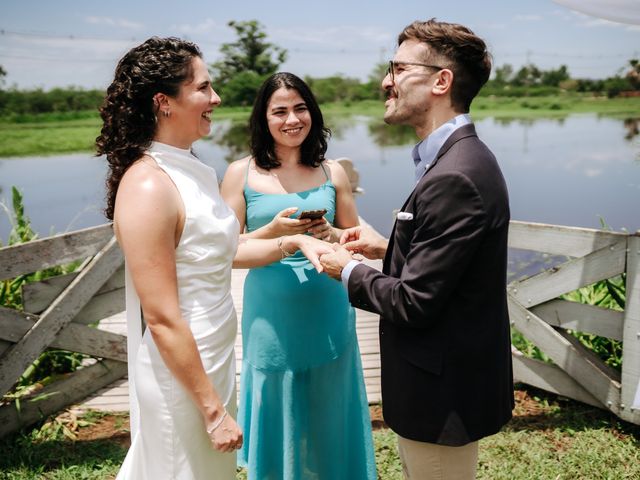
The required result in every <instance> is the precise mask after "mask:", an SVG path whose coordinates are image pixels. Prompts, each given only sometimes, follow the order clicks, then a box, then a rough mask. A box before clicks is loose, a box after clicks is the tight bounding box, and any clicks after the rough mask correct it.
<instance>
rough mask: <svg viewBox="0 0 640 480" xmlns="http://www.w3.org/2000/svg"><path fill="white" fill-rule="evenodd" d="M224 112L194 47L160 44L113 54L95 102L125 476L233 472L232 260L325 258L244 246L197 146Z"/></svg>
mask: <svg viewBox="0 0 640 480" xmlns="http://www.w3.org/2000/svg"><path fill="white" fill-rule="evenodd" d="M219 104H220V98H219V97H218V95H217V94H216V93H215V92H214V90H213V89H212V86H211V80H210V77H209V73H208V70H207V67H206V64H205V63H204V61H203V60H202V57H201V53H200V50H199V49H198V47H197V46H196V45H194V44H193V43H190V42H186V41H183V40H179V39H176V38H157V37H154V38H151V39H149V40H147V41H146V42H144V43H143V44H141V45H139V46H137V47H135V48H133V49H132V50H130V51H129V52H128V53H127V54H126V55H125V56H124V57H123V58H122V59H121V60H120V62H119V64H118V66H117V68H116V72H115V77H114V80H113V82H112V84H111V85H110V86H109V88H108V90H107V96H106V98H105V101H104V104H103V106H102V108H101V116H102V119H103V122H104V123H103V128H102V131H101V134H100V136H99V137H98V138H97V139H96V146H97V150H98V153H99V154H104V155H106V157H107V160H108V162H109V175H108V178H107V207H106V210H105V212H106V215H107V217H108V218H109V219H112V220H113V221H114V230H115V234H116V236H117V238H118V242H119V244H120V246H121V248H122V250H123V252H124V255H125V259H126V265H127V321H128V323H129V340H128V347H129V383H130V395H131V436H132V443H131V448H130V449H129V452H128V453H127V456H126V458H125V461H124V463H123V465H122V468H121V469H120V472H119V474H118V477H117V478H118V479H119V480H120V479H122V480H124V479H135V480H145V479H149V480H163V479H184V480H190V479H219V480H231V479H233V478H235V473H236V455H235V450H236V449H238V448H240V447H241V446H242V432H241V431H240V428H239V427H238V425H237V424H236V422H235V416H236V405H235V401H236V395H235V354H234V343H235V337H236V330H237V321H236V314H235V310H234V307H233V302H232V299H231V294H230V282H231V268H232V265H233V266H236V267H240V268H248V267H255V266H260V265H266V264H269V263H272V262H273V261H275V260H277V259H279V258H281V257H283V256H287V255H289V254H291V253H293V252H294V251H296V250H298V249H300V250H302V252H303V253H304V254H305V255H306V256H307V257H309V259H310V260H311V261H312V263H313V264H314V265H315V266H316V268H318V269H319V270H320V269H321V268H320V266H319V262H318V256H319V255H320V254H322V253H326V252H330V251H331V247H330V246H329V245H328V244H324V243H323V242H320V241H318V240H316V239H314V238H312V237H309V236H305V235H293V236H285V237H280V238H278V239H271V240H251V241H250V242H244V243H241V244H240V245H238V235H239V225H238V222H237V220H236V217H235V215H234V213H233V211H232V210H231V209H230V208H229V207H228V206H227V205H226V204H225V203H224V201H223V200H222V198H221V197H220V193H219V191H218V181H217V178H216V174H215V171H214V170H213V169H211V168H209V167H207V166H206V165H204V164H202V163H201V162H200V161H199V160H198V159H197V158H196V157H195V156H194V155H193V154H192V152H191V144H192V143H193V142H194V141H195V140H197V139H199V138H201V137H203V136H205V135H207V134H208V133H209V131H210V127H211V114H212V111H213V109H214V108H215V107H217V106H218V105H219ZM140 311H142V316H143V318H144V322H145V324H146V327H147V328H146V331H144V334H142V331H143V328H142V323H141V318H140Z"/></svg>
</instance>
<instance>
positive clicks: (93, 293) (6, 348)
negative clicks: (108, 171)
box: [0, 225, 127, 435]
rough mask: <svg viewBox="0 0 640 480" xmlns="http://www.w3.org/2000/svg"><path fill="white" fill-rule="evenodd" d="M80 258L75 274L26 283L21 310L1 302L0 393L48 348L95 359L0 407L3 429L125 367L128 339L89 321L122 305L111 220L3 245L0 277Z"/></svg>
mask: <svg viewBox="0 0 640 480" xmlns="http://www.w3.org/2000/svg"><path fill="white" fill-rule="evenodd" d="M77 260H81V261H82V262H83V263H82V265H81V267H80V268H79V269H78V270H77V271H76V272H74V273H71V274H67V275H61V276H57V277H52V278H49V279H47V280H44V281H41V282H34V283H28V284H25V285H24V286H23V289H22V296H23V307H24V310H23V311H18V310H12V309H8V308H4V307H0V394H2V395H5V394H6V393H7V392H9V391H10V390H11V388H12V387H13V385H14V384H15V383H16V381H17V380H18V379H19V378H20V376H21V375H22V374H23V372H24V371H25V370H26V369H27V367H28V366H29V365H31V363H32V362H33V361H34V360H36V359H37V358H38V357H39V356H40V354H41V353H42V352H44V351H45V350H47V349H49V348H55V349H63V350H68V351H72V352H78V353H83V354H86V355H90V356H91V357H94V358H95V361H94V362H92V365H87V366H86V367H85V368H81V369H80V370H78V371H76V372H74V373H72V374H69V375H67V376H65V377H64V378H62V379H60V380H57V381H55V382H54V383H51V384H50V385H47V386H46V387H44V388H43V389H41V390H39V391H37V392H35V393H34V394H33V395H31V396H29V397H25V398H24V399H21V401H20V402H14V403H8V404H5V405H2V406H1V407H0V435H3V434H5V433H8V432H11V431H14V430H16V429H18V428H19V427H20V426H22V425H28V424H31V423H34V422H36V421H38V420H39V419H41V418H42V417H46V416H48V415H50V414H51V413H55V412H57V411H59V410H62V409H64V408H65V407H66V406H68V405H70V404H73V403H76V402H78V401H80V400H82V399H83V398H85V397H86V396H87V395H89V394H90V393H92V392H94V391H95V390H97V389H99V388H101V387H103V386H105V385H107V384H109V383H111V382H113V381H114V380H117V379H118V378H121V377H122V376H123V375H125V374H126V372H127V363H126V362H127V348H126V337H125V336H123V335H116V334H113V333H110V332H105V331H102V330H98V329H96V328H93V327H92V326H90V324H95V323H97V322H99V321H100V320H101V319H103V318H105V317H107V316H109V315H112V314H114V313H117V312H121V311H123V310H124V268H123V263H124V260H123V257H122V253H121V251H120V249H119V247H118V245H117V243H116V241H115V237H114V236H113V232H112V229H111V226H110V225H102V226H99V227H94V228H89V229H86V230H80V231H77V232H72V233H68V234H64V235H58V236H55V237H50V238H45V239H42V240H37V241H34V242H30V243H25V244H21V245H16V246H11V247H6V248H2V249H0V280H7V279H13V278H16V277H19V276H21V275H26V274H29V273H32V272H36V271H39V270H43V269H46V268H49V267H53V266H57V265H62V264H66V263H70V262H73V261H77Z"/></svg>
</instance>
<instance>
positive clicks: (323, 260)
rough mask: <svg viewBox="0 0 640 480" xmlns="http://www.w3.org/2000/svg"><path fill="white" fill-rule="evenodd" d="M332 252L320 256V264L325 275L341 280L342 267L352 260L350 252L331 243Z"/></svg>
mask: <svg viewBox="0 0 640 480" xmlns="http://www.w3.org/2000/svg"><path fill="white" fill-rule="evenodd" d="M333 250H334V251H333V252H332V253H325V254H323V255H321V256H320V264H321V265H322V269H323V270H324V271H325V273H326V274H327V275H329V276H330V277H331V278H335V279H336V280H342V269H343V268H344V267H345V266H346V265H347V263H349V262H350V261H351V260H353V257H352V256H351V252H349V251H348V250H347V249H346V248H344V247H342V246H340V245H338V244H337V243H334V244H333Z"/></svg>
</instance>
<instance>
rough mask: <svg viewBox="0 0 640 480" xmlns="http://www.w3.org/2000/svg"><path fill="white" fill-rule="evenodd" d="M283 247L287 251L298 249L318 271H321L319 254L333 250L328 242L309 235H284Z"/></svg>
mask: <svg viewBox="0 0 640 480" xmlns="http://www.w3.org/2000/svg"><path fill="white" fill-rule="evenodd" d="M283 247H284V248H285V250H286V251H287V252H293V251H294V250H300V251H301V252H302V253H303V254H304V256H305V257H307V259H309V261H310V262H311V264H312V265H313V266H314V267H315V268H316V270H317V271H318V273H320V272H322V265H320V255H322V254H325V253H331V252H333V248H332V247H331V244H330V243H327V242H323V241H322V240H318V239H317V238H314V237H312V236H309V235H291V236H289V237H284V242H283Z"/></svg>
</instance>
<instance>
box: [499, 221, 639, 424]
mask: <svg viewBox="0 0 640 480" xmlns="http://www.w3.org/2000/svg"><path fill="white" fill-rule="evenodd" d="M509 246H510V247H511V248H519V249H526V250H534V251H537V252H545V253H549V254H554V255H563V256H566V257H568V259H567V261H566V262H564V263H562V264H560V265H556V266H554V267H552V268H550V269H547V270H544V271H543V272H541V273H539V274H537V275H534V276H531V277H529V278H526V279H523V280H520V281H515V282H512V283H511V284H509V286H508V293H509V295H508V299H509V317H510V319H511V324H512V325H513V326H514V327H515V328H516V329H517V330H518V331H520V332H521V333H522V334H523V335H524V336H525V337H526V338H527V339H528V340H530V341H531V342H532V343H534V344H535V345H536V346H537V347H538V348H539V349H540V350H542V351H543V352H544V353H546V354H547V355H548V356H549V357H550V358H551V359H552V360H553V364H549V363H544V362H541V361H538V360H533V359H530V358H527V357H525V356H524V355H522V354H521V353H520V352H518V351H517V350H515V349H514V352H513V361H514V378H515V379H516V380H517V381H521V382H523V383H527V384H529V385H533V386H536V387H539V388H542V389H544V390H547V391H550V392H554V393H558V394H560V395H563V396H566V397H569V398H573V399H575V400H579V401H581V402H585V403H588V404H591V405H594V406H597V407H600V408H604V409H608V410H610V411H611V412H613V413H614V414H616V415H617V416H619V417H620V418H623V419H624V420H627V421H629V422H633V423H635V424H640V412H639V411H638V410H637V409H634V408H632V407H631V405H632V402H633V399H634V395H635V392H636V388H637V385H638V380H639V379H640V235H639V234H638V233H636V234H626V233H613V232H608V231H603V230H591V229H583V228H571V227H559V226H555V225H542V224H532V223H523V222H511V226H510V229H509ZM623 273H626V304H625V309H624V311H622V312H620V311H614V310H610V309H607V308H601V307H597V306H590V305H583V304H580V303H576V302H570V301H566V300H561V299H559V298H558V297H559V296H560V295H563V294H565V293H569V292H571V291H573V290H576V289H578V288H581V287H584V286H587V285H591V284H593V283H595V282H598V281H600V280H604V279H609V278H612V277H616V276H618V275H621V274H623ZM567 330H572V331H579V332H584V333H592V334H595V335H599V336H602V337H607V338H611V339H614V340H619V341H622V342H623V363H622V374H620V373H619V372H618V371H616V370H614V369H612V368H610V367H609V366H607V365H606V364H605V363H604V362H603V361H602V360H600V358H598V357H597V356H596V355H595V354H593V352H591V351H590V350H589V349H587V348H585V347H584V346H583V345H582V344H581V343H580V342H579V341H578V340H577V339H576V337H574V336H573V335H571V334H570V333H569V332H567Z"/></svg>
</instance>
